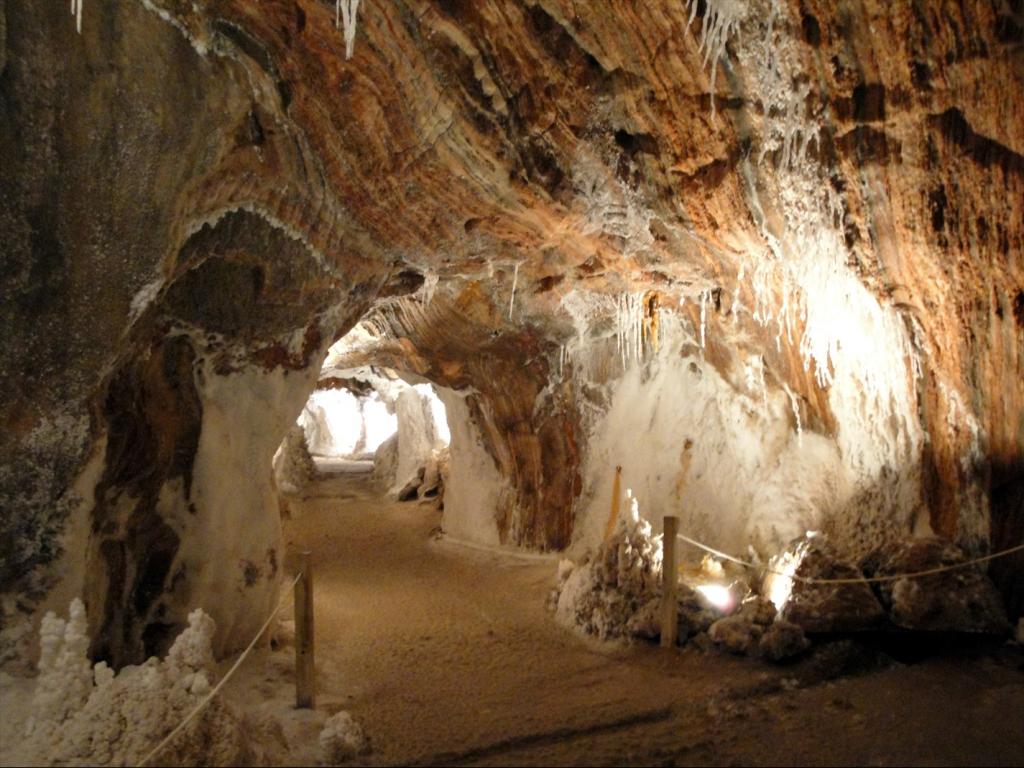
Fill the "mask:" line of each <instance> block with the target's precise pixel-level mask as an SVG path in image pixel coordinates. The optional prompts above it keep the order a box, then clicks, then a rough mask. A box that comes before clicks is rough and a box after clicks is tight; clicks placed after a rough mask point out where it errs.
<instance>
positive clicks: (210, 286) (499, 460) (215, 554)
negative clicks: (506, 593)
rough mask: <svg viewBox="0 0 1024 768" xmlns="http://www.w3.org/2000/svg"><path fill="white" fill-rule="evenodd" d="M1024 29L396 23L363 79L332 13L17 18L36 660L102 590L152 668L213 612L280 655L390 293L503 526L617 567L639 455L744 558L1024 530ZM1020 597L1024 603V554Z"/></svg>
mask: <svg viewBox="0 0 1024 768" xmlns="http://www.w3.org/2000/svg"><path fill="white" fill-rule="evenodd" d="M691 22H692V23H691ZM702 30H703V31H702ZM1022 30H1024V12H1022V11H1021V9H1020V8H1019V5H1018V4H1016V3H1013V2H1009V0H992V1H985V2H982V1H981V0H966V2H960V3H952V2H939V3H930V4H923V5H922V4H918V3H910V2H896V3H882V2H877V1H876V0H844V2H840V3H826V2H823V1H822V2H819V0H800V2H797V1H796V0H773V1H769V0H751V2H747V3H738V2H733V1H731V0H703V1H701V2H691V3H687V2H684V0H678V1H676V0H672V1H669V0H665V1H664V2H651V3H646V2H645V3H641V2H631V1H630V2H621V3H614V4H613V3H606V2H596V1H593V2H591V1H589V0H472V2H470V1H469V0H464V1H462V2H433V1H431V0H365V1H364V2H363V3H362V7H361V8H360V12H359V17H358V29H357V32H356V38H355V47H354V55H353V56H352V58H351V59H346V58H345V55H344V47H345V46H344V39H343V37H342V34H341V31H340V30H337V29H336V28H335V26H334V8H333V4H328V3H324V2H318V1H316V0H262V1H261V2H255V1H254V0H204V1H203V2H194V3H185V2H179V0H140V1H139V2H135V1H134V0H131V1H129V2H122V3H94V4H87V7H86V8H85V13H84V18H83V25H82V31H81V34H78V33H76V31H75V25H74V19H73V18H70V17H69V16H68V14H67V13H66V9H65V8H64V7H56V6H53V5H52V4H50V3H44V2H42V0H0V156H2V158H3V163H2V168H0V228H2V233H3V238H2V243H3V244H2V246H0V247H2V248H3V270H2V274H0V292H2V302H0V306H2V309H0V312H2V323H3V330H4V334H3V342H2V344H0V376H2V386H0V391H2V392H3V395H2V398H0V424H2V430H3V434H4V440H3V441H2V444H0V498H2V499H3V504H4V506H5V509H4V513H3V515H2V521H3V522H2V524H0V525H2V526H3V530H2V551H0V557H2V563H0V588H2V589H3V590H4V591H5V592H8V593H10V594H15V593H17V594H20V595H22V598H23V599H22V600H21V601H20V603H19V602H18V601H16V600H7V601H5V602H4V617H3V619H4V624H5V626H4V630H3V631H4V633H5V634H4V636H5V637H13V636H14V634H12V633H13V630H14V629H15V628H16V625H17V623H18V621H19V620H20V619H24V618H25V617H27V616H29V615H30V614H31V613H32V611H33V610H34V609H35V606H36V605H37V603H38V602H39V601H41V600H44V598H45V599H50V600H53V601H57V600H61V601H64V600H66V598H67V597H68V596H70V595H74V594H82V595H83V596H84V598H85V600H86V602H87V604H88V609H89V611H88V613H89V616H90V617H92V619H91V621H92V623H93V626H91V627H90V634H91V637H92V643H93V647H92V653H93V655H94V657H96V658H106V659H109V660H110V661H111V662H113V663H115V664H123V663H127V662H132V661H139V660H141V659H143V658H145V657H146V656H147V655H150V654H153V653H158V652H160V651H161V650H162V649H163V647H164V646H166V644H167V643H168V642H169V639H170V638H171V637H173V636H174V635H175V634H176V632H177V631H178V630H180V628H181V627H182V626H183V625H184V622H185V620H186V616H187V613H188V610H189V607H190V606H194V605H199V604H202V605H204V607H206V609H207V610H208V611H209V612H210V613H211V615H213V617H214V619H215V620H216V623H217V627H218V634H217V638H216V642H215V649H216V650H217V651H218V652H221V653H222V652H225V651H227V650H230V649H232V648H237V647H238V646H239V645H241V644H244V643H245V642H246V641H247V640H248V637H249V635H250V634H251V632H252V631H253V630H254V628H255V627H256V626H258V625H259V623H260V620H261V616H262V615H263V614H264V612H265V611H266V610H267V609H268V607H269V601H270V599H271V596H272V595H273V594H274V592H275V589H276V585H277V580H278V578H279V576H278V563H279V558H280V541H279V538H280V532H279V524H278V522H277V517H276V509H275V502H274V499H273V493H272V483H271V477H270V472H271V469H270V460H271V457H272V455H273V453H274V450H275V449H276V447H277V445H278V444H279V443H280V440H281V438H282V437H283V435H284V434H285V432H286V431H287V429H288V427H289V426H290V425H291V424H292V423H293V422H294V420H295V418H296V416H297V415H298V413H299V411H300V409H301V407H302V403H303V402H304V401H305V398H306V397H307V396H308V394H309V392H310V391H311V390H312V388H313V386H314V384H315V381H316V377H317V375H318V372H319V369H320V364H321V361H322V360H323V357H324V355H326V352H327V348H328V347H329V346H330V344H331V343H332V342H334V341H335V340H336V339H338V338H340V337H341V336H342V335H343V334H344V333H345V332H346V331H348V330H349V329H350V328H351V327H353V326H354V325H355V324H356V323H358V322H359V321H360V319H362V318H364V317H366V316H367V313H370V315H369V317H367V321H366V322H367V324H368V326H369V327H372V329H373V334H372V335H373V336H374V341H373V343H371V344H369V345H368V346H367V347H366V348H365V350H364V351H365V353H366V354H367V355H371V356H375V359H374V362H375V363H376V364H384V365H389V366H391V367H394V368H398V369H400V370H404V371H407V372H410V373H414V374H417V375H420V376H423V377H426V378H429V379H430V380H431V381H434V382H436V383H438V384H439V385H442V386H445V387H448V388H450V389H452V390H461V393H460V396H461V397H463V398H464V400H462V402H463V404H464V406H465V410H466V411H467V414H468V415H467V417H466V418H468V419H469V421H470V422H471V424H472V425H473V429H474V430H475V433H476V434H477V435H479V438H480V444H481V445H482V446H483V447H484V448H485V449H486V451H487V453H488V454H489V455H490V458H491V459H492V460H493V463H494V467H495V469H496V471H497V472H498V473H499V474H500V476H501V478H502V479H503V482H504V486H503V490H502V491H501V493H496V494H495V495H494V498H493V502H494V504H495V505H496V507H497V508H496V509H495V511H494V520H495V522H496V526H497V531H498V536H499V539H500V541H502V542H504V543H508V544H519V545H526V546H532V547H539V548H544V549H552V548H563V547H566V546H570V545H571V546H579V547H581V548H584V547H587V546H589V545H590V544H592V543H593V541H594V539H595V532H599V531H600V530H601V529H602V526H603V524H604V522H605V520H606V519H607V514H608V494H609V492H610V486H611V477H612V475H613V473H614V467H615V466H616V465H617V464H618V465H622V466H623V475H624V478H625V480H626V483H627V484H629V485H630V486H632V487H636V488H637V489H638V491H637V498H638V500H639V502H640V508H641V511H642V513H643V514H645V515H648V516H649V517H651V518H656V517H658V516H660V515H661V514H665V513H666V512H668V511H670V510H671V511H676V512H679V511H680V510H681V512H680V514H682V515H683V518H684V522H685V525H684V527H685V528H686V529H687V530H690V531H691V532H693V533H699V534H700V535H701V536H703V537H705V538H707V539H708V540H710V541H711V543H713V544H715V543H717V544H719V545H720V546H730V547H742V546H744V545H746V544H748V543H749V544H751V545H753V546H755V548H757V549H760V550H762V554H771V553H772V551H773V548H777V547H778V545H779V544H780V543H782V542H785V541H787V540H788V539H790V538H792V536H793V535H794V534H799V533H801V532H802V531H800V530H798V529H799V528H802V527H805V526H811V525H813V526H820V527H823V528H826V529H828V530H829V532H830V534H831V536H832V540H833V541H835V542H838V543H839V544H840V545H841V546H844V547H845V548H846V549H847V550H848V551H847V552H846V553H845V554H847V555H848V556H850V557H859V556H861V555H863V554H864V553H865V552H867V551H869V550H871V549H872V548H874V547H876V546H877V545H879V544H880V543H882V542H885V541H887V540H892V539H895V538H898V537H903V536H906V535H907V534H910V533H935V534H938V535H939V536H941V537H944V538H946V539H949V540H952V541H955V542H956V543H957V544H958V545H959V546H961V547H962V548H963V549H965V550H966V551H967V552H968V553H969V554H970V553H981V552H984V551H988V550H991V549H999V548H1004V547H1008V546H1012V545H1015V544H1018V543H1020V542H1021V541H1022V539H1024V485H1022V479H1021V478H1022V477H1024V459H1022V451H1024V370H1022V367H1024V363H1022V359H1024V341H1022V339H1024V260H1022V257H1021V251H1022V245H1024V242H1022V239H1024V114H1022V110H1024V106H1022V105H1024V98H1022V96H1024V66H1022V59H1021V55H1022ZM634 405H635V407H633V406H634ZM467 434H468V433H467ZM461 465H463V466H470V465H472V466H478V462H476V461H474V462H468V463H465V462H464V463H462V464H461ZM458 466H460V461H459V460H458V458H457V456H455V455H454V453H453V456H452V467H453V473H454V471H455V468H456V467H458ZM811 476H813V477H814V478H817V479H814V480H813V481H812V479H811ZM452 482H453V484H455V485H456V486H458V480H457V479H456V478H455V477H453V479H452ZM641 489H642V490H641ZM779 510H781V511H779ZM991 573H992V575H993V576H994V578H995V579H996V581H997V583H999V584H1000V586H1001V588H1002V590H1003V594H1004V596H1005V597H1006V598H1007V600H1008V602H1009V605H1010V613H1011V616H1017V615H1019V614H1020V612H1021V608H1022V605H1024V576H1022V574H1024V558H1021V557H1020V556H1017V557H1015V558H1008V559H1005V560H1001V561H997V562H995V563H993V565H992V566H991ZM47 595H49V598H46V596H47ZM15 634H16V633H15Z"/></svg>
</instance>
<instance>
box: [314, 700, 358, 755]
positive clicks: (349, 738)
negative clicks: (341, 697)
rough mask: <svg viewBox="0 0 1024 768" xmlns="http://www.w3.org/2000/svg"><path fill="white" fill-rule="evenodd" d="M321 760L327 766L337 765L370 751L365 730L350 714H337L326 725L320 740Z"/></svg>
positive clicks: (321, 732)
mask: <svg viewBox="0 0 1024 768" xmlns="http://www.w3.org/2000/svg"><path fill="white" fill-rule="evenodd" d="M318 741H319V746H320V760H321V762H323V763H324V764H325V765H336V764H337V763H340V762H343V761H345V760H349V759H351V758H353V757H356V756H357V755H362V754H365V753H366V752H367V751H368V750H369V742H368V741H367V740H366V734H364V733H363V728H362V726H361V725H359V723H357V722H356V720H355V718H354V717H352V715H351V714H350V713H348V712H344V711H342V712H337V713H335V714H333V715H331V716H330V717H329V718H328V719H327V721H326V722H325V723H324V727H323V730H321V731H320V737H319V739H318Z"/></svg>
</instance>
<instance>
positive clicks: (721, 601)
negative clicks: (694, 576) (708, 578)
mask: <svg viewBox="0 0 1024 768" xmlns="http://www.w3.org/2000/svg"><path fill="white" fill-rule="evenodd" d="M696 590H697V591H698V592H700V593H701V594H702V595H703V596H704V597H705V599H707V601H708V602H709V603H711V604H712V605H713V606H715V608H717V609H718V610H720V611H722V612H723V613H728V612H730V611H731V610H732V608H733V606H734V605H735V603H736V601H735V600H734V599H733V596H732V592H731V591H730V590H729V588H728V587H725V586H723V585H721V584H701V585H700V586H698V587H696Z"/></svg>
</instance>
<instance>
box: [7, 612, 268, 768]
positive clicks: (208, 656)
mask: <svg viewBox="0 0 1024 768" xmlns="http://www.w3.org/2000/svg"><path fill="white" fill-rule="evenodd" d="M86 627H87V623H86V616H85V608H84V606H83V605H82V602H81V601H80V600H75V601H73V602H72V603H71V609H70V616H69V619H68V620H67V621H64V620H62V619H59V618H57V617H55V616H54V615H53V614H52V613H50V614H47V616H46V617H45V618H44V620H43V624H42V627H41V629H40V644H41V654H40V660H39V678H38V683H37V687H36V693H35V696H34V698H33V702H32V715H31V717H30V718H29V720H28V721H27V724H26V744H25V751H24V754H25V755H31V756H32V760H33V762H37V763H40V764H45V765H67V764H71V765H75V764H86V765H125V764H130V765H134V764H137V763H139V762H140V761H141V760H142V759H143V758H144V757H145V756H146V755H147V754H148V753H149V751H150V750H151V749H153V748H154V747H155V746H156V745H157V744H158V743H159V742H160V741H161V739H163V738H164V737H165V736H166V735H167V734H168V733H170V731H171V730H172V729H173V728H174V727H175V726H177V725H178V724H179V723H180V722H182V720H183V719H184V717H185V716H186V715H187V714H188V712H190V711H191V710H192V709H193V708H194V707H195V705H196V704H197V703H198V702H199V700H200V699H201V697H203V696H204V695H206V694H207V693H208V692H209V690H210V682H211V679H212V676H213V653H212V649H211V642H212V640H213V634H214V628H215V627H214V622H213V619H211V618H210V617H209V616H207V615H206V614H205V613H203V611H201V610H195V611H193V612H192V613H191V614H190V615H189V626H188V628H187V629H185V630H184V631H183V632H182V633H181V634H180V635H179V636H178V638H177V640H175V642H174V645H173V646H172V647H171V650H170V651H169V652H168V654H167V658H166V659H165V660H163V661H160V660H158V659H156V658H150V659H149V660H148V661H147V662H146V663H145V664H142V665H140V666H128V667H125V668H124V669H122V670H121V671H120V672H119V673H117V674H116V675H115V674H114V672H113V670H111V669H110V668H109V667H107V665H106V664H105V663H103V662H100V663H98V664H96V665H95V666H94V667H92V668H90V665H89V661H88V657H87V655H86V652H87V649H88V638H87V635H86ZM248 754H249V753H248V752H247V747H246V745H245V740H244V738H243V736H242V734H241V731H240V723H239V720H238V718H236V717H235V715H234V714H233V713H232V712H231V711H230V710H229V709H228V708H227V707H226V705H224V704H223V703H221V702H220V701H219V700H216V699H215V700H214V701H213V702H211V703H210V704H209V705H208V707H207V708H206V709H205V710H203V712H202V714H200V715H199V716H198V717H197V718H196V720H194V721H193V722H192V723H191V724H190V725H189V726H188V727H187V728H186V729H185V731H184V732H183V733H182V734H181V735H180V736H179V737H178V738H176V739H174V740H173V741H172V742H171V743H170V744H168V745H167V747H166V748H165V750H164V751H162V752H161V754H160V755H159V756H158V758H157V763H158V764H161V765H169V764H170V765H182V764H185V765H188V764H218V765H222V764H231V763H238V762H239V761H241V760H243V759H245V758H246V757H247V755H248Z"/></svg>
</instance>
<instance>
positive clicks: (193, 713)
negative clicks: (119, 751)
mask: <svg viewBox="0 0 1024 768" xmlns="http://www.w3.org/2000/svg"><path fill="white" fill-rule="evenodd" d="M301 578H302V573H299V574H298V575H297V576H296V577H295V579H294V580H293V581H292V589H294V588H295V585H296V584H298V583H299V579H301ZM284 598H285V595H281V598H280V599H279V600H278V601H277V606H276V607H275V608H274V610H273V611H271V612H270V615H269V616H268V617H267V620H266V621H265V622H263V626H262V627H260V631H259V632H257V633H256V637H254V638H253V639H252V642H250V643H249V645H248V646H247V647H246V649H245V650H244V651H242V655H241V656H239V657H238V659H237V660H236V661H235V663H234V664H232V665H231V669H229V670H228V672H227V674H226V675H224V677H222V678H221V679H220V682H219V683H217V685H216V686H215V687H214V689H213V690H212V691H210V692H209V693H208V694H207V695H206V698H205V699H203V700H202V701H200V702H199V703H198V704H196V706H195V707H194V708H193V709H192V711H191V712H189V713H188V715H187V716H186V717H185V719H184V720H182V721H181V722H180V723H179V724H178V727H177V728H175V729H174V730H173V731H171V732H170V733H169V734H167V736H166V737H165V738H164V740H163V741H161V742H160V743H159V744H157V745H156V746H155V747H154V748H153V749H152V750H151V751H150V753H149V754H148V755H146V756H145V757H144V758H142V760H141V761H140V762H139V765H140V766H141V765H146V764H147V763H148V762H149V761H150V760H152V759H153V758H154V757H155V756H156V755H157V754H159V753H160V750H161V749H163V748H164V747H166V746H167V744H168V743H169V742H170V741H171V739H173V738H174V737H175V736H177V735H178V734H179V733H180V732H181V730H182V729H183V728H184V727H185V726H186V725H188V724H189V723H190V722H191V721H192V718H194V717H195V716H196V715H198V714H199V713H200V712H201V711H202V710H203V708H204V707H205V706H206V705H207V704H209V703H210V702H211V701H212V700H213V697H214V696H216V695H217V694H218V693H219V692H220V689H221V688H223V687H224V684H225V683H226V682H227V681H228V680H230V679H231V676H232V675H233V674H234V673H235V670H236V669H238V668H239V667H240V666H241V665H242V662H243V661H245V658H246V657H247V656H248V655H249V651H251V650H252V649H253V648H255V647H256V641H257V640H259V639H260V637H261V636H262V635H263V633H264V632H266V631H267V627H269V626H270V622H271V621H272V620H273V618H274V617H275V616H277V613H278V611H280V610H281V606H282V605H284Z"/></svg>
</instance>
